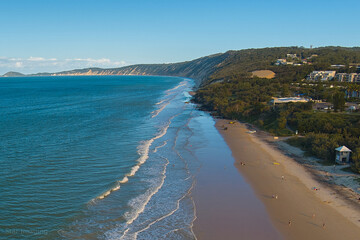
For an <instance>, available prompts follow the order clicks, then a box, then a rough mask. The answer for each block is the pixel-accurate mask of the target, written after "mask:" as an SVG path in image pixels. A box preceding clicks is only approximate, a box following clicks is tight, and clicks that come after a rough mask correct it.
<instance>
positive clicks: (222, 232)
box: [190, 114, 282, 240]
mask: <svg viewBox="0 0 360 240" xmlns="http://www.w3.org/2000/svg"><path fill="white" fill-rule="evenodd" d="M214 123H215V122H214V120H213V118H212V117H210V116H207V115H206V114H205V115H204V116H203V117H198V118H196V119H194V120H193V121H192V122H191V124H190V127H191V128H192V129H194V135H193V137H192V138H191V141H190V142H191V147H190V149H191V151H192V152H193V153H194V156H195V157H196V158H197V159H199V160H200V162H201V163H202V166H201V168H200V170H199V172H198V174H197V175H196V185H195V189H194V192H193V197H194V201H195V206H196V217H197V218H196V220H195V222H194V228H193V229H194V232H195V235H196V238H197V239H205V240H212V239H214V240H218V239H227V240H228V239H267V240H270V239H272V240H275V239H282V237H281V235H280V233H279V232H278V231H277V230H276V228H275V226H274V225H273V224H272V222H271V219H270V217H269V215H268V213H267V211H266V208H265V206H264V204H263V203H262V202H261V201H260V200H259V199H258V197H257V196H256V194H255V193H254V191H253V189H252V187H251V186H250V185H249V184H248V183H247V182H246V180H245V179H244V178H243V177H242V176H241V174H239V172H238V171H237V169H236V168H235V167H234V158H233V157H232V156H231V150H230V149H229V147H228V146H227V145H226V142H225V141H224V139H223V138H222V136H221V135H220V133H219V132H218V131H217V129H216V128H215V127H214Z"/></svg>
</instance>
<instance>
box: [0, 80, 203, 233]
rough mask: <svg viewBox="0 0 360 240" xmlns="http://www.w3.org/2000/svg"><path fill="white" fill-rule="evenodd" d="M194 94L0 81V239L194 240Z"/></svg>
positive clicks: (155, 85) (151, 86) (174, 84)
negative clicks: (191, 124) (190, 125)
mask: <svg viewBox="0 0 360 240" xmlns="http://www.w3.org/2000/svg"><path fill="white" fill-rule="evenodd" d="M193 86H194V83H193V81H192V80H190V79H185V78H175V77H157V76H76V77H70V76H69V77H26V78H0V128H1V131H0V191H1V193H0V194H1V195H0V213H1V214H0V216H1V217H0V238H1V239H196V237H195V235H194V233H193V229H192V227H193V222H194V220H195V219H196V207H195V205H194V201H193V199H192V195H191V193H192V190H193V188H194V184H195V175H196V173H197V171H198V170H199V168H200V165H201V163H200V162H199V161H198V160H197V159H196V157H195V156H194V155H193V152H192V149H191V148H192V147H193V146H192V143H191V137H192V135H193V134H194V131H193V129H191V127H189V122H190V121H191V120H192V119H193V118H194V117H197V116H200V115H201V114H202V113H201V112H199V111H197V110H196V107H195V106H194V105H193V104H191V103H189V100H190V98H191V97H190V95H189V93H188V92H189V91H191V89H192V87H193Z"/></svg>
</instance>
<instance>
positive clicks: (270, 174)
mask: <svg viewBox="0 0 360 240" xmlns="http://www.w3.org/2000/svg"><path fill="white" fill-rule="evenodd" d="M228 123H229V121H226V120H218V121H217V123H216V127H217V129H218V130H219V132H220V133H221V134H222V136H223V137H224V139H225V141H226V142H227V144H228V146H229V147H230V149H231V151H232V155H233V157H234V158H235V160H236V162H235V166H236V167H237V168H238V170H239V171H240V173H241V175H243V176H244V177H245V179H246V180H247V181H248V182H249V183H250V185H251V186H252V187H253V189H254V191H255V193H256V195H257V196H258V198H259V199H260V200H261V201H262V202H263V203H264V204H265V207H266V209H267V212H268V213H269V215H270V218H271V220H272V222H273V224H274V225H275V227H276V228H277V229H278V230H279V231H280V232H281V234H282V235H283V236H284V237H285V239H354V240H355V239H360V227H359V220H360V214H359V211H358V210H357V209H356V208H355V207H354V206H352V205H349V204H347V202H346V201H344V200H342V199H341V196H339V195H337V194H336V193H335V192H334V191H332V190H331V188H329V187H328V186H325V185H323V184H321V183H319V182H318V181H316V180H315V179H314V178H313V176H312V175H311V174H310V173H309V172H308V171H307V170H306V169H305V168H304V167H303V166H302V165H300V164H298V163H297V162H296V161H294V160H293V159H291V158H289V157H288V156H286V155H284V154H283V153H282V152H280V151H279V150H278V149H275V148H273V147H272V146H270V145H268V144H266V143H265V142H263V141H261V140H260V139H259V138H258V137H256V134H250V133H248V129H247V128H246V126H245V125H243V124H240V123H236V124H228ZM223 126H224V127H227V128H228V130H226V131H225V130H223ZM241 162H243V163H245V165H241ZM274 163H276V164H274ZM282 176H284V179H282ZM313 187H316V188H318V189H319V190H317V191H316V190H312V188H313ZM276 195H277V199H276V198H273V196H276ZM289 221H291V224H290V226H289ZM324 224H325V225H324ZM323 225H324V226H323Z"/></svg>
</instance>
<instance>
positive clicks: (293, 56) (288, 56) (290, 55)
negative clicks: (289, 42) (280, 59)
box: [286, 53, 298, 58]
mask: <svg viewBox="0 0 360 240" xmlns="http://www.w3.org/2000/svg"><path fill="white" fill-rule="evenodd" d="M286 57H287V58H297V57H298V56H297V55H296V54H295V53H288V54H286Z"/></svg>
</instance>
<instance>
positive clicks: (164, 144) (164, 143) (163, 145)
mask: <svg viewBox="0 0 360 240" xmlns="http://www.w3.org/2000/svg"><path fill="white" fill-rule="evenodd" d="M166 144H167V141H164V142H163V144H161V145H160V146H157V147H155V149H154V150H153V152H154V153H156V152H157V150H158V149H159V148H162V147H165V146H166Z"/></svg>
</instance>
